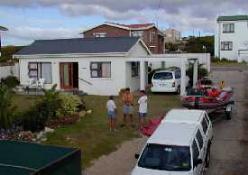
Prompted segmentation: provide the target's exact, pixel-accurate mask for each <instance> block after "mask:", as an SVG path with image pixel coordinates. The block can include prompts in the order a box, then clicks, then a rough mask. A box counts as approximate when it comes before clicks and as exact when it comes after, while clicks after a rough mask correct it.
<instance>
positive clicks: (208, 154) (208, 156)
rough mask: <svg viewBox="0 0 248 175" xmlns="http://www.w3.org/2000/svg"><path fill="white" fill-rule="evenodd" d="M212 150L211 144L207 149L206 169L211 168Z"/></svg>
mask: <svg viewBox="0 0 248 175" xmlns="http://www.w3.org/2000/svg"><path fill="white" fill-rule="evenodd" d="M210 149H211V145H210V144H209V145H208V148H207V155H206V159H205V162H206V164H205V167H206V168H208V167H209V164H210Z"/></svg>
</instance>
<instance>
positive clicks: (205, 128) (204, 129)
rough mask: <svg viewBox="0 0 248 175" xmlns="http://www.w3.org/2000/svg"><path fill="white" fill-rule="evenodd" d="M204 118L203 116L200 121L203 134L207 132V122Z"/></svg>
mask: <svg viewBox="0 0 248 175" xmlns="http://www.w3.org/2000/svg"><path fill="white" fill-rule="evenodd" d="M206 120H207V119H206V117H205V116H204V117H203V119H202V121H201V126H202V130H203V132H204V133H205V134H206V133H207V130H208V122H207V121H206ZM204 123H205V124H204Z"/></svg>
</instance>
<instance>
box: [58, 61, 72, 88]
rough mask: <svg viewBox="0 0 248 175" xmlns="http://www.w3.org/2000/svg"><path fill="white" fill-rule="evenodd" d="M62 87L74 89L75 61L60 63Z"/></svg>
mask: <svg viewBox="0 0 248 175" xmlns="http://www.w3.org/2000/svg"><path fill="white" fill-rule="evenodd" d="M60 87H61V89H73V63H60Z"/></svg>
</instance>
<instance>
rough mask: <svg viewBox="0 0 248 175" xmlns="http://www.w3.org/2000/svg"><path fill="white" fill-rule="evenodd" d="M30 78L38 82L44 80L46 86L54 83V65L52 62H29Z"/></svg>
mask: <svg viewBox="0 0 248 175" xmlns="http://www.w3.org/2000/svg"><path fill="white" fill-rule="evenodd" d="M28 76H29V78H34V79H35V80H38V79H40V78H44V80H45V83H46V84H51V83H52V64H51V63H50V62H29V63H28Z"/></svg>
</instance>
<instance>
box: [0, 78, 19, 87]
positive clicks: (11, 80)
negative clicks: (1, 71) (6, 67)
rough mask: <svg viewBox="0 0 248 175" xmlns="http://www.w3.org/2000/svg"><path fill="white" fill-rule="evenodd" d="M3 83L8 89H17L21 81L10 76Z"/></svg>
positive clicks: (3, 79) (2, 80)
mask: <svg viewBox="0 0 248 175" xmlns="http://www.w3.org/2000/svg"><path fill="white" fill-rule="evenodd" d="M1 83H2V84H5V85H6V86H7V87H8V88H10V89H12V88H15V87H16V86H17V85H19V84H20V82H19V80H18V79H17V78H16V77H15V76H8V77H6V78H2V79H1Z"/></svg>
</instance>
